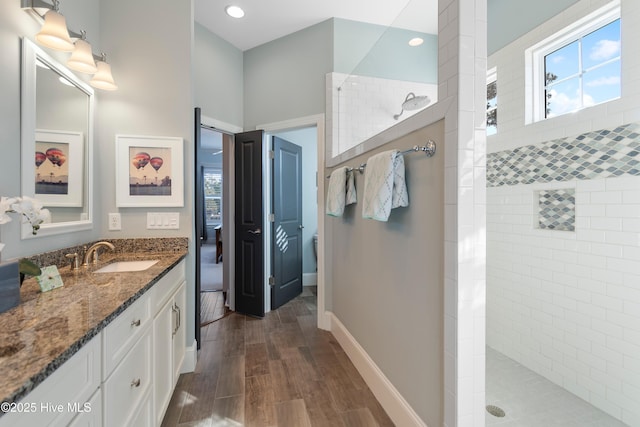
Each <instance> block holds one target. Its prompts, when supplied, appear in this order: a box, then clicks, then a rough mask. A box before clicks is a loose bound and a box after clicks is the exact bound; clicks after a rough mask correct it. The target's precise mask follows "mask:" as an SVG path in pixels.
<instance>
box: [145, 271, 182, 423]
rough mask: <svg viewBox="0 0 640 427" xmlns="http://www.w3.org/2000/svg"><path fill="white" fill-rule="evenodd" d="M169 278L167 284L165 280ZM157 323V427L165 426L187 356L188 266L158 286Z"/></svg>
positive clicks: (155, 325) (155, 355) (169, 276)
mask: <svg viewBox="0 0 640 427" xmlns="http://www.w3.org/2000/svg"><path fill="white" fill-rule="evenodd" d="M165 279H166V281H165ZM158 285H161V286H158V287H157V288H156V293H155V294H154V301H155V304H154V307H155V317H154V320H153V358H154V359H153V367H154V375H153V377H154V381H155V383H154V403H155V414H156V419H155V422H156V425H160V424H161V423H162V418H163V417H164V414H165V411H166V409H167V407H168V405H169V401H170V400H171V395H172V394H173V389H174V388H175V385H176V382H177V381H178V377H179V376H180V368H181V366H182V362H183V360H184V354H185V325H184V324H185V303H186V296H185V282H184V263H181V264H180V265H179V266H177V267H176V268H174V269H173V270H172V271H171V272H170V274H167V276H165V278H163V283H162V284H160V283H158Z"/></svg>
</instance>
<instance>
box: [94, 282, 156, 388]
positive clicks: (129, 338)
mask: <svg viewBox="0 0 640 427" xmlns="http://www.w3.org/2000/svg"><path fill="white" fill-rule="evenodd" d="M150 322H151V304H150V298H149V297H148V294H145V295H142V296H141V297H140V298H139V299H138V300H137V301H135V302H134V303H133V304H132V305H131V306H129V308H127V309H126V310H125V311H124V312H123V313H122V314H120V315H119V316H118V317H117V318H116V319H115V320H114V321H113V322H111V323H110V324H109V326H107V327H106V328H105V329H104V331H103V332H102V337H103V340H104V341H103V344H102V347H103V349H104V357H103V359H104V360H103V371H102V378H103V380H106V379H107V378H108V377H109V375H111V372H112V371H113V369H114V368H115V367H116V366H117V365H118V363H119V362H120V361H121V360H122V359H123V358H124V356H125V355H126V354H127V352H128V351H129V350H130V349H131V347H133V345H134V344H135V343H136V342H137V341H138V338H139V337H140V335H141V334H142V333H143V332H144V330H145V329H146V327H147V325H149V324H150Z"/></svg>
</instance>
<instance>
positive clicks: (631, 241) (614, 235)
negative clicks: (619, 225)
mask: <svg viewBox="0 0 640 427" xmlns="http://www.w3.org/2000/svg"><path fill="white" fill-rule="evenodd" d="M605 242H606V243H612V244H617V245H633V246H636V245H640V233H629V232H623V231H605Z"/></svg>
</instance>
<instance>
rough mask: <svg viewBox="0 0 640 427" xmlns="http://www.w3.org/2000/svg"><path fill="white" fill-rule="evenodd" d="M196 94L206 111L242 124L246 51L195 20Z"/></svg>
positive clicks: (207, 114) (198, 101) (211, 115)
mask: <svg viewBox="0 0 640 427" xmlns="http://www.w3.org/2000/svg"><path fill="white" fill-rule="evenodd" d="M194 42H195V43H194V53H193V66H194V68H193V78H194V84H195V87H196V88H198V90H196V91H195V94H194V97H195V102H196V106H197V107H200V108H201V109H202V115H203V116H207V117H211V118H215V119H217V120H221V121H223V122H226V123H230V124H233V125H236V126H240V127H242V108H243V103H242V99H243V56H242V51H240V50H239V49H237V48H235V47H234V46H233V45H231V44H230V43H228V42H227V41H225V40H224V39H221V38H220V37H218V36H217V35H215V34H213V33H212V32H210V31H209V30H207V29H206V28H205V27H203V26H202V25H200V24H198V23H196V24H195V33H194Z"/></svg>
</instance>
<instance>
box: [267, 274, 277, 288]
mask: <svg viewBox="0 0 640 427" xmlns="http://www.w3.org/2000/svg"><path fill="white" fill-rule="evenodd" d="M275 284H276V278H275V277H273V276H269V286H275Z"/></svg>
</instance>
